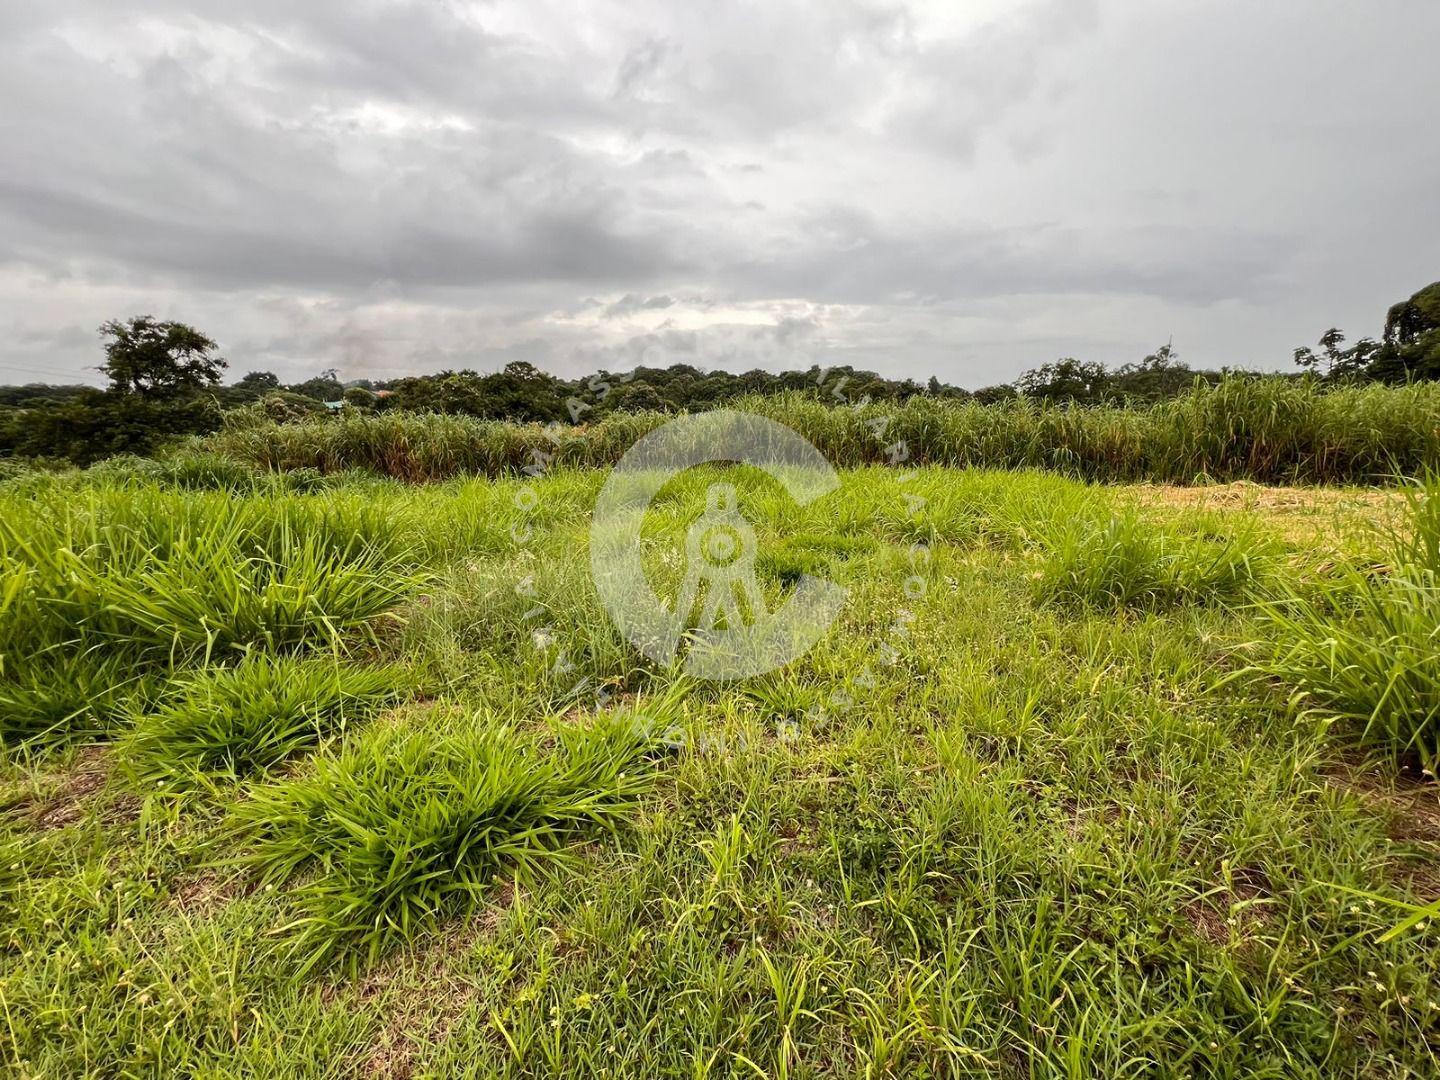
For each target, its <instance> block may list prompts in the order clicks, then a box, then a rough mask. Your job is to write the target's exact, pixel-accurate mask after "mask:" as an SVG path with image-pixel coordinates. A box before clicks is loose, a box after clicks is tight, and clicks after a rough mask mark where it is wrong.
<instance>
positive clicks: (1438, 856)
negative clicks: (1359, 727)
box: [1326, 763, 1440, 902]
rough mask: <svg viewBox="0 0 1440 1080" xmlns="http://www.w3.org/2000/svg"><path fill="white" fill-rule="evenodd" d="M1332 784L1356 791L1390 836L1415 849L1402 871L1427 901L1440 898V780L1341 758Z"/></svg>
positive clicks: (1331, 772)
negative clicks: (1343, 761)
mask: <svg viewBox="0 0 1440 1080" xmlns="http://www.w3.org/2000/svg"><path fill="white" fill-rule="evenodd" d="M1326 778H1327V779H1328V780H1329V782H1330V783H1332V784H1334V785H1336V786H1337V787H1339V788H1342V789H1343V790H1345V791H1347V792H1349V793H1350V794H1352V795H1354V796H1356V797H1357V798H1358V799H1359V800H1360V801H1361V802H1362V803H1363V804H1364V805H1365V806H1366V807H1368V808H1369V809H1371V810H1373V811H1374V812H1375V814H1376V815H1377V816H1378V817H1379V818H1380V819H1381V821H1382V822H1383V823H1384V826H1385V835H1386V836H1388V837H1390V839H1391V840H1395V841H1397V842H1399V843H1401V844H1404V845H1406V847H1408V848H1410V849H1412V850H1413V851H1414V854H1415V857H1411V858H1407V859H1405V860H1403V862H1402V863H1401V865H1400V866H1399V868H1398V876H1399V877H1400V878H1401V879H1402V880H1403V881H1404V882H1405V884H1406V885H1407V886H1408V887H1409V888H1410V890H1411V891H1412V892H1414V894H1415V895H1416V896H1417V897H1419V898H1420V899H1421V900H1423V901H1426V902H1429V901H1432V900H1440V784H1436V783H1435V782H1434V781H1433V780H1427V779H1424V778H1420V777H1416V776H1415V775H1413V774H1410V773H1407V772H1403V771H1402V772H1396V771H1395V770H1393V769H1391V768H1389V767H1385V766H1367V765H1360V764H1349V763H1341V764H1337V765H1335V766H1333V767H1331V768H1330V769H1328V770H1327V772H1326Z"/></svg>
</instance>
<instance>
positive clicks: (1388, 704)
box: [1259, 474, 1440, 775]
mask: <svg viewBox="0 0 1440 1080" xmlns="http://www.w3.org/2000/svg"><path fill="white" fill-rule="evenodd" d="M1406 494H1407V500H1408V506H1407V510H1408V512H1407V514H1406V518H1405V523H1404V525H1403V526H1401V527H1400V528H1399V529H1397V530H1395V531H1393V532H1391V533H1389V534H1387V537H1386V544H1385V550H1384V555H1385V556H1386V562H1385V563H1384V564H1382V565H1378V566H1377V565H1353V564H1347V565H1345V566H1342V567H1341V568H1340V569H1339V571H1338V572H1337V575H1336V577H1335V579H1334V580H1333V581H1332V582H1331V583H1329V584H1328V586H1326V587H1324V588H1321V589H1317V590H1310V591H1300V590H1296V589H1292V590H1291V591H1290V593H1289V594H1288V596H1287V597H1286V598H1285V600H1284V601H1282V602H1277V603H1274V604H1271V605H1269V606H1268V607H1267V609H1266V615H1267V620H1268V630H1269V635H1270V640H1271V641H1272V642H1273V646H1272V647H1271V652H1270V654H1269V655H1268V656H1267V657H1265V659H1264V660H1263V661H1262V662H1261V663H1260V665H1259V669H1260V671H1262V672H1263V673H1265V674H1266V675H1270V676H1273V677H1277V678H1279V679H1282V680H1284V681H1285V682H1286V683H1288V684H1290V685H1294V686H1297V687H1298V688H1299V689H1300V691H1301V693H1302V695H1303V699H1304V701H1305V702H1306V704H1307V708H1308V713H1309V714H1310V715H1313V716H1317V717H1319V718H1321V719H1323V720H1326V721H1328V722H1331V723H1336V724H1339V725H1341V726H1342V727H1344V728H1346V729H1349V730H1350V731H1351V732H1353V733H1354V734H1355V735H1356V737H1358V739H1359V740H1360V741H1361V742H1362V743H1363V744H1366V745H1369V746H1372V747H1374V748H1376V749H1377V750H1379V751H1380V752H1382V753H1384V754H1387V755H1390V756H1392V757H1395V758H1398V759H1404V758H1411V759H1415V760H1418V761H1419V763H1420V764H1421V765H1422V766H1423V767H1424V768H1425V769H1427V770H1428V771H1429V772H1430V773H1431V774H1432V775H1433V774H1434V773H1436V772H1440V477H1437V476H1435V475H1433V474H1432V475H1431V476H1429V477H1428V478H1427V479H1425V480H1424V481H1423V482H1421V483H1417V484H1415V485H1413V486H1412V487H1411V488H1409V489H1408V490H1407V493H1406Z"/></svg>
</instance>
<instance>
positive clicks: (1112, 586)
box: [1036, 510, 1279, 608]
mask: <svg viewBox="0 0 1440 1080" xmlns="http://www.w3.org/2000/svg"><path fill="white" fill-rule="evenodd" d="M1278 555H1279V552H1278V548H1277V546H1276V545H1275V543H1274V542H1273V540H1270V539H1269V538H1267V537H1265V536H1263V535H1261V534H1260V533H1259V532H1258V531H1257V530H1256V528H1255V527H1254V526H1253V523H1248V522H1244V521H1242V522H1240V523H1238V524H1235V523H1226V524H1225V525H1223V526H1222V525H1221V524H1220V523H1219V522H1213V521H1212V522H1206V521H1204V520H1201V521H1192V522H1190V523H1189V529H1188V531H1180V530H1177V529H1162V528H1159V527H1156V526H1154V525H1151V524H1149V523H1147V522H1145V521H1144V520H1142V519H1141V517H1140V516H1139V515H1138V514H1137V513H1135V512H1134V511H1133V510H1131V511H1127V512H1123V513H1119V514H1115V515H1112V516H1109V517H1106V518H1102V519H1099V520H1093V521H1087V520H1085V519H1083V518H1082V519H1080V520H1072V521H1067V522H1064V523H1063V524H1062V525H1061V526H1060V527H1059V528H1058V529H1056V530H1055V531H1054V533H1053V534H1052V535H1051V536H1050V537H1049V538H1048V540H1047V541H1046V544H1045V555H1044V561H1043V563H1042V566H1041V569H1040V571H1039V573H1038V578H1037V582H1036V584H1037V587H1038V591H1039V594H1040V596H1041V597H1042V598H1043V599H1047V600H1058V601H1062V602H1071V603H1081V604H1088V605H1091V606H1096V607H1112V606H1113V607H1137V608H1144V607H1164V606H1168V605H1172V604H1180V603H1200V604H1220V605H1223V604H1237V603H1242V602H1244V601H1246V600H1248V599H1251V598H1253V597H1255V596H1257V595H1258V594H1259V593H1260V592H1261V591H1263V589H1264V588H1265V586H1266V585H1267V584H1268V582H1269V581H1270V580H1272V578H1273V576H1274V571H1275V567H1276V565H1277V561H1278Z"/></svg>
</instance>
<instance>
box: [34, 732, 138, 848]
mask: <svg viewBox="0 0 1440 1080" xmlns="http://www.w3.org/2000/svg"><path fill="white" fill-rule="evenodd" d="M109 779H110V761H109V754H108V752H107V750H106V748H105V747H103V746H86V747H84V748H83V749H81V750H80V751H79V752H78V753H77V754H76V756H75V759H74V761H73V762H72V764H71V766H70V767H69V768H68V769H66V770H65V771H64V772H63V773H60V774H59V775H58V776H57V777H55V778H54V780H53V781H52V783H51V784H50V785H48V790H45V791H42V792H40V793H37V794H36V795H34V796H32V797H31V798H29V799H27V800H25V801H24V802H23V803H22V804H21V806H20V807H17V808H23V809H24V810H26V811H27V812H28V814H29V817H30V820H31V822H32V823H33V824H34V825H35V827H36V828H37V829H45V830H48V829H63V828H64V827H65V826H67V825H73V824H74V823H75V822H77V821H79V820H80V819H81V818H83V817H84V816H85V815H86V813H87V812H88V811H89V810H90V809H92V807H93V806H94V805H96V804H98V802H99V801H100V800H101V799H102V798H103V797H104V790H105V786H106V784H107V783H108V782H109ZM117 809H118V808H117Z"/></svg>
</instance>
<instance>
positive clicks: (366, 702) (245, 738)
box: [122, 654, 411, 785]
mask: <svg viewBox="0 0 1440 1080" xmlns="http://www.w3.org/2000/svg"><path fill="white" fill-rule="evenodd" d="M410 681H411V680H410V677H409V675H408V673H407V672H406V671H405V670H404V669H402V668H396V667H356V666H353V665H348V664H342V663H340V662H338V661H337V660H336V659H334V658H331V657H316V658H312V659H299V658H296V657H271V656H265V655H263V654H257V655H254V656H251V657H249V658H247V659H246V660H244V661H243V662H242V663H240V664H238V665H236V666H235V667H233V668H221V669H215V670H209V671H202V672H198V673H196V674H194V675H190V676H186V677H184V678H182V679H180V680H178V682H177V684H176V685H175V686H174V687H172V689H171V691H170V692H169V693H168V694H167V695H166V697H165V699H163V700H162V701H161V702H160V703H159V705H158V706H157V707H156V708H155V709H154V710H153V711H151V712H149V713H148V714H147V715H145V716H143V717H142V718H141V719H139V720H138V722H137V723H136V724H135V726H134V728H133V729H132V730H131V732H130V733H129V734H128V735H127V737H126V739H125V740H124V743H123V745H122V751H123V756H124V758H125V759H126V761H127V763H128V766H129V769H130V772H131V773H132V775H133V776H134V777H135V778H136V779H138V780H140V781H141V782H143V783H145V784H146V785H154V784H155V783H156V782H171V781H176V780H178V781H181V782H182V783H190V782H194V781H196V780H201V781H207V780H215V779H234V778H236V777H240V776H243V775H245V774H247V773H250V772H253V771H256V770H262V769H268V768H270V767H272V766H274V765H277V764H279V763H280V762H282V761H284V760H285V759H286V758H287V757H289V756H290V755H291V754H293V753H294V752H295V751H296V750H299V749H301V748H303V747H306V746H311V745H314V744H315V743H318V742H320V741H322V740H324V739H326V738H328V737H330V736H331V735H334V734H336V733H338V732H340V731H342V730H343V729H344V728H345V727H346V726H347V724H349V723H353V722H356V721H359V720H363V719H366V718H368V717H369V716H371V715H373V714H374V713H375V712H377V711H378V710H379V709H381V708H383V707H384V706H386V705H389V704H391V703H393V702H395V701H397V700H399V699H400V698H401V697H403V696H404V695H405V693H406V692H407V691H408V689H409V684H410Z"/></svg>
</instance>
